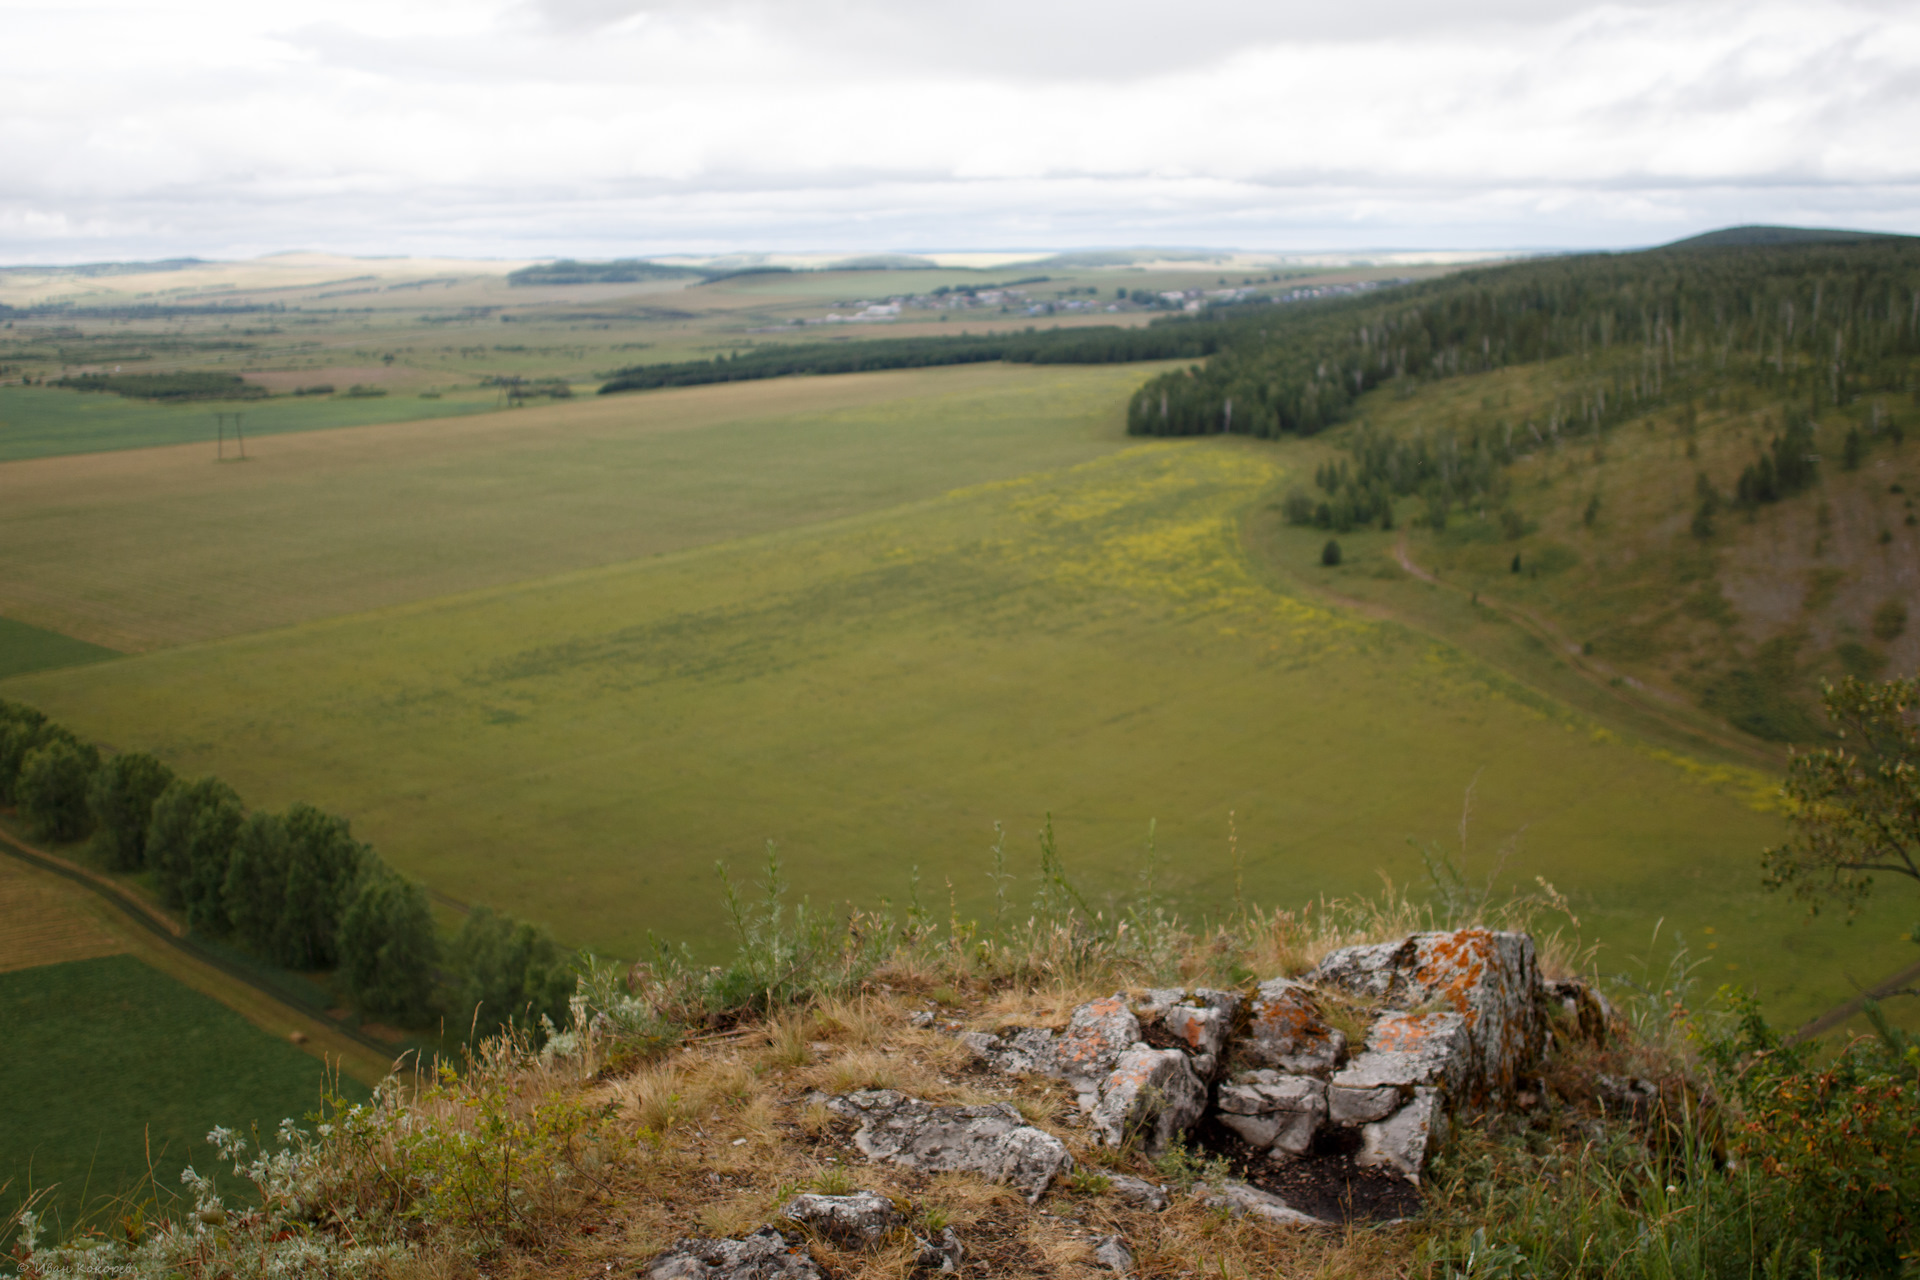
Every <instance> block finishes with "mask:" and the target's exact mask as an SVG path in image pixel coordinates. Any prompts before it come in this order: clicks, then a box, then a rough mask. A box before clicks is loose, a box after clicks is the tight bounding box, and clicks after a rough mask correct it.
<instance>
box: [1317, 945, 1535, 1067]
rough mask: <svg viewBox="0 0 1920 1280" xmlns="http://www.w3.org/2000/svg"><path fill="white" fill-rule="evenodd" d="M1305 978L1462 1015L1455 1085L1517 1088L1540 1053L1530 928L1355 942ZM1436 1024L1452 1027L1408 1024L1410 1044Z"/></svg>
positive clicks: (1408, 1007) (1381, 1000) (1401, 1007)
mask: <svg viewBox="0 0 1920 1280" xmlns="http://www.w3.org/2000/svg"><path fill="white" fill-rule="evenodd" d="M1306 980H1307V981H1308V982H1310V983H1312V984H1314V985H1316V986H1319V987H1322V988H1325V989H1328V990H1335V991H1342V992H1345V993H1346V994H1348V995H1352V996H1358V997H1360V998H1362V999H1365V1000H1368V1001H1372V1002H1375V1003H1377V1004H1378V1005H1379V1006H1380V1007H1381V1008H1383V1009H1385V1010H1388V1011H1391V1012H1396V1013H1410V1012H1414V1011H1416V1010H1426V1009H1436V1010H1440V1011H1442V1012H1450V1013H1453V1014H1456V1015H1458V1017H1459V1018H1460V1026H1461V1029H1462V1030H1463V1031H1464V1032H1465V1037H1466V1047H1465V1051H1464V1053H1461V1054H1457V1055H1455V1056H1452V1057H1450V1059H1449V1062H1450V1065H1449V1072H1450V1073H1451V1077H1452V1078H1451V1079H1450V1080H1449V1081H1448V1084H1447V1088H1448V1089H1449V1090H1450V1091H1451V1092H1457V1091H1459V1090H1462V1089H1464V1090H1465V1091H1466V1092H1467V1093H1469V1094H1471V1095H1472V1096H1474V1097H1487V1096H1498V1095H1504V1094H1506V1093H1510V1092H1511V1091H1512V1089H1513V1085H1514V1081H1515V1079H1516V1078H1517V1077H1518V1076H1519V1075H1520V1073H1521V1072H1522V1071H1524V1070H1525V1069H1526V1068H1528V1067H1529V1066H1531V1065H1532V1064H1533V1063H1534V1062H1535V1061H1536V1060H1537V1059H1538V1058H1539V1055H1540V1049H1541V1039H1542V1034H1543V1031H1544V1024H1543V1022H1542V1019H1541V1013H1540V1003H1541V985H1542V984H1541V981H1540V971H1539V968H1538V966H1537V965H1536V963H1535V960H1534V952H1533V939H1532V938H1530V937H1528V936H1527V935H1526V934H1524V933H1495V932H1493V931H1492V930H1488V929H1458V930H1455V931H1453V932H1451V933H1416V934H1413V935H1412V936H1411V937H1409V938H1407V939H1406V940H1405V941H1404V942H1398V943H1382V944H1380V945H1378V946H1371V947H1348V948H1346V949H1345V950H1341V951H1336V952H1334V953H1333V954H1332V955H1329V956H1328V957H1327V958H1326V959H1324V960H1322V961H1321V962H1320V964H1319V965H1318V966H1317V967H1316V968H1315V969H1314V970H1313V972H1311V973H1309V974H1308V975H1307V979H1306ZM1376 1027H1377V1024H1376ZM1429 1030H1431V1031H1433V1032H1435V1033H1439V1034H1444V1035H1451V1034H1453V1033H1452V1031H1451V1028H1442V1027H1440V1026H1439V1025H1438V1024H1434V1023H1421V1024H1418V1025H1414V1026H1405V1027H1404V1036H1405V1037H1406V1038H1407V1039H1408V1041H1409V1044H1408V1046H1407V1047H1412V1042H1413V1041H1416V1040H1421V1039H1423V1038H1424V1035H1425V1033H1426V1032H1427V1031H1429ZM1369 1038H1370V1039H1371V1036H1370V1037H1369ZM1382 1047H1385V1046H1382ZM1389 1051H1391V1050H1389ZM1450 1052H1451V1051H1450Z"/></svg>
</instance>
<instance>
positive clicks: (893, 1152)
mask: <svg viewBox="0 0 1920 1280" xmlns="http://www.w3.org/2000/svg"><path fill="white" fill-rule="evenodd" d="M826 1105H827V1109H828V1110H830V1111H832V1112H833V1113H835V1114H836V1115H839V1116H841V1117H843V1118H845V1119H848V1120H853V1121H857V1122H858V1123H859V1126H860V1127H859V1129H857V1130H856V1131H855V1133H854V1135H853V1142H854V1145H855V1146H856V1147H858V1148H859V1149H860V1151H861V1152H862V1153H863V1154H865V1155H866V1156H867V1157H868V1158H869V1159H873V1160H884V1161H887V1162H889V1163H891V1164H897V1165H903V1166H905V1167H907V1168H909V1169H920V1170H924V1171H925V1172H928V1173H948V1172H954V1171H961V1170H964V1171H967V1172H971V1173H978V1174H980V1175H982V1176H983V1177H985V1178H987V1179H988V1180H989V1181H993V1182H1001V1183H1006V1184H1008V1185H1011V1186H1014V1187H1017V1188H1018V1189H1019V1190H1020V1191H1021V1192H1022V1193H1023V1194H1024V1195H1025V1196H1026V1197H1027V1202H1028V1203H1029V1204H1031V1203H1033V1202H1034V1201H1036V1200H1038V1199H1039V1198H1040V1197H1041V1196H1042V1195H1043V1194H1045V1192H1046V1189H1047V1186H1048V1184H1050V1183H1051V1182H1052V1181H1053V1180H1054V1178H1055V1177H1057V1176H1059V1175H1060V1174H1062V1173H1066V1172H1068V1171H1069V1170H1071V1169H1072V1168H1073V1157H1072V1156H1071V1155H1069V1154H1068V1153H1067V1148H1066V1144H1064V1143H1062V1142H1061V1141H1060V1139H1058V1138H1056V1137H1054V1136H1053V1135H1052V1134H1050V1133H1047V1132H1045V1131H1044V1130H1040V1129H1036V1128H1034V1127H1033V1126H1032V1125H1030V1124H1028V1123H1027V1122H1026V1121H1025V1120H1023V1119H1021V1117H1020V1113H1019V1112H1018V1111H1016V1110H1014V1109H1013V1108H1012V1107H1011V1106H1009V1105H1007V1104H1006V1103H1004V1102H998V1103H994V1104H992V1105H990V1106H979V1107H942V1106H935V1105H934V1104H933V1103H930V1102H923V1101H921V1100H920V1099H919V1098H910V1097H908V1096H907V1095H906V1094H904V1093H900V1092H898V1091H897V1090H893V1089H864V1090H861V1091H860V1092H858V1093H846V1094H839V1095H836V1096H835V1097H832V1098H829V1099H827V1103H826Z"/></svg>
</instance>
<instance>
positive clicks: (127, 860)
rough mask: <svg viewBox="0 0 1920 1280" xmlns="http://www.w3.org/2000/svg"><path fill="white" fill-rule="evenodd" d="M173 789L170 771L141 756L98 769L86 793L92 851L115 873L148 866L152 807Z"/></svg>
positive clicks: (128, 754)
mask: <svg viewBox="0 0 1920 1280" xmlns="http://www.w3.org/2000/svg"><path fill="white" fill-rule="evenodd" d="M172 784H173V770H171V769H169V768H167V766H166V765H164V764H161V763H160V762H159V761H158V760H156V759H154V758H153V757H152V756H150V755H148V754H147V753H146V752H144V751H123V752H121V753H120V754H119V755H117V756H114V757H113V758H112V759H111V760H108V761H107V762H106V763H105V764H103V765H101V766H100V769H99V771H98V772H96V773H95V774H94V775H93V783H92V785H91V786H89V787H88V788H87V808H88V809H90V810H91V811H92V812H93V822H94V833H93V841H94V848H95V849H96V850H97V851H98V852H99V853H100V854H101V856H102V857H104V858H105V859H106V862H107V865H108V866H110V867H112V868H113V869H114V870H116V871H138V870H139V869H140V868H141V867H144V866H145V865H146V864H147V828H148V826H149V825H151V824H152V822H153V804H154V801H156V800H158V799H159V798H160V795H161V793H162V792H164V791H165V790H166V789H167V788H168V787H169V786H171V785H172Z"/></svg>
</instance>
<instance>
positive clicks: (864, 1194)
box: [780, 1191, 906, 1249]
mask: <svg viewBox="0 0 1920 1280" xmlns="http://www.w3.org/2000/svg"><path fill="white" fill-rule="evenodd" d="M780 1215H781V1216H782V1217H784V1218H787V1219H788V1220H790V1221H792V1222H797V1223H799V1224H800V1225H801V1226H803V1227H805V1228H807V1229H808V1230H809V1231H812V1232H814V1233H815V1234H817V1235H822V1236H825V1237H826V1238H827V1239H829V1240H831V1241H833V1242H834V1243H835V1244H838V1245H842V1246H844V1247H846V1248H849V1249H875V1248H878V1247H879V1246H880V1245H881V1244H883V1243H885V1242H886V1239H887V1237H888V1236H890V1235H892V1234H893V1233H894V1232H895V1231H898V1230H899V1229H900V1228H901V1227H902V1226H904V1225H905V1223H906V1219H904V1218H903V1217H901V1216H900V1211H899V1210H898V1209H896V1208H894V1207H893V1201H891V1200H889V1199H887V1197H885V1196H883V1195H881V1194H879V1193H878V1192H875V1191H856V1192H854V1193H853V1194H852V1195H846V1196H825V1195H811V1194H809V1195H800V1196H795V1197H794V1198H793V1199H791V1200H789V1201H788V1202H787V1207H786V1208H784V1209H782V1210H781V1211H780Z"/></svg>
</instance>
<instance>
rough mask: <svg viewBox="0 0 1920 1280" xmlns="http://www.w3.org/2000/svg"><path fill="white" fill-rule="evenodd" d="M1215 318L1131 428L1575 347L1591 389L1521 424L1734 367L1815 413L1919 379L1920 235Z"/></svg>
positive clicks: (1213, 423)
mask: <svg viewBox="0 0 1920 1280" xmlns="http://www.w3.org/2000/svg"><path fill="white" fill-rule="evenodd" d="M1212 323H1213V325H1214V327H1215V328H1216V329H1217V330H1218V331H1219V337H1218V339H1217V340H1218V343H1219V350H1220V354H1219V355H1218V356H1217V357H1216V358H1214V359H1213V360H1211V361H1210V362H1209V363H1208V364H1207V366H1206V367H1205V368H1204V369H1191V370H1186V371H1182V372H1175V373H1169V374H1165V375H1163V376H1161V377H1159V378H1156V379H1154V380H1153V381H1151V382H1149V383H1147V384H1146V385H1145V386H1144V387H1142V388H1141V390H1140V392H1139V393H1138V394H1137V395H1136V396H1135V397H1134V399H1133V402H1132V404H1131V405H1130V406H1129V408H1128V418H1127V424H1128V429H1129V430H1130V431H1131V432H1133V433H1134V434H1136V435H1158V436H1190V435H1212V434H1216V433H1236V434H1242V435H1252V436H1261V437H1272V436H1277V435H1282V434H1289V435H1302V436H1307V435H1313V434H1315V433H1317V432H1319V431H1322V430H1324V429H1325V428H1327V427H1329V426H1332V425H1333V424H1334V423H1336V422H1340V421H1343V420H1345V419H1346V418H1347V417H1348V416H1349V415H1350V412H1351V409H1352V406H1353V403H1354V401H1355V400H1357V399H1358V398H1359V397H1360V396H1362V395H1364V394H1366V393H1367V392H1368V391H1371V390H1373V389H1374V388H1376V387H1380V386H1383V385H1386V384H1388V383H1392V382H1394V381H1395V380H1397V379H1413V380H1432V379H1437V378H1444V377H1450V376H1453V375H1456V374H1463V373H1477V372H1485V371H1489V370H1493V369H1500V368H1505V367H1508V366H1511V365H1517V364H1530V363H1536V362H1540V361H1546V360H1555V359H1560V358H1562V357H1567V356H1579V357H1582V358H1584V359H1586V360H1587V361H1588V364H1589V368H1590V377H1589V379H1588V381H1589V383H1590V385H1589V386H1588V388H1587V389H1586V390H1585V392H1584V393H1582V394H1581V395H1579V396H1578V397H1577V398H1575V399H1573V400H1570V401H1568V402H1567V403H1565V404H1563V405H1561V406H1559V407H1558V408H1557V409H1556V410H1555V411H1554V412H1553V413H1552V414H1551V415H1550V417H1549V419H1548V420H1547V421H1545V422H1539V423H1528V424H1524V425H1520V426H1518V427H1517V430H1519V431H1520V432H1523V433H1525V434H1528V435H1542V434H1544V435H1552V434H1557V433H1560V432H1564V431H1582V430H1602V429H1604V428H1605V427H1606V426H1608V425H1610V424H1612V423H1614V422H1618V421H1621V420H1623V419H1625V418H1629V417H1632V416H1635V415H1637V414H1639V413H1641V412H1643V411H1645V410H1646V409H1648V408H1651V407H1653V406H1655V405H1658V404H1667V403H1673V402H1675V401H1676V400H1678V401H1682V402H1684V401H1685V400H1686V399H1688V398H1689V397H1691V396H1695V395H1698V394H1701V393H1702V392H1703V391H1704V390H1705V389H1706V388H1707V387H1709V386H1711V385H1718V384H1720V383H1722V382H1725V381H1727V380H1728V379H1731V378H1739V379H1743V380H1745V381H1746V382H1747V383H1749V384H1750V385H1752V386H1753V387H1754V388H1755V389H1756V390H1757V391H1760V392H1762V393H1764V394H1767V395H1768V396H1769V397H1770V398H1777V399H1786V400H1794V401H1797V402H1798V403H1801V404H1803V405H1805V406H1806V407H1807V409H1808V411H1809V412H1818V410H1819V409H1820V408H1821V407H1823V406H1827V405H1835V404H1841V403H1845V402H1846V400H1847V399H1848V398H1849V397H1851V396H1854V395H1858V394H1861V393H1863V392H1874V391H1888V390H1899V389H1904V388H1905V387H1906V386H1907V385H1908V381H1909V379H1910V377H1911V374H1912V370H1911V361H1912V360H1913V358H1914V356H1915V355H1916V354H1920V239H1915V238H1911V237H1903V236H1884V237H1874V238H1870V239H1856V240H1848V241H1840V242H1835V243H1821V242H1814V243H1788V244H1780V245H1770V246H1763V247H1755V246H1750V245H1745V244H1734V245H1727V246H1721V245H1718V244H1713V243H1709V244H1707V245H1705V246H1687V245H1680V246H1671V247H1668V248H1665V249H1654V250H1648V251H1646V252H1643V253H1631V254H1589V255H1582V256H1578V257H1566V258H1546V259H1538V260H1534V261H1529V262H1522V263H1516V264H1511V265H1507V266H1499V267H1490V268H1485V269H1481V270H1475V271H1465V272H1461V273H1459V274H1457V275H1451V276H1446V277H1442V278H1440V279H1438V280H1433V281H1429V282H1426V283H1422V284H1415V285H1410V286H1407V287H1405V288H1402V289H1399V290H1396V291H1394V292H1393V293H1392V294H1391V295H1389V296H1387V297H1378V296H1372V297H1365V298H1341V299H1332V300H1327V301H1320V302H1312V303H1303V304H1299V305H1297V306H1295V307H1292V308H1287V309H1284V310H1278V309H1261V310H1259V311H1255V312H1250V313H1246V314H1244V315H1242V316H1241V317H1240V318H1238V319H1220V320H1215V321H1213V322H1212ZM1515 429H1516V426H1515V424H1507V427H1506V430H1503V432H1502V434H1505V433H1506V431H1510V430H1515Z"/></svg>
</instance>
